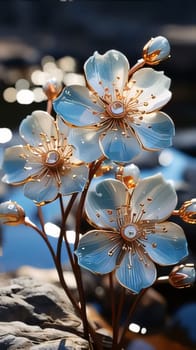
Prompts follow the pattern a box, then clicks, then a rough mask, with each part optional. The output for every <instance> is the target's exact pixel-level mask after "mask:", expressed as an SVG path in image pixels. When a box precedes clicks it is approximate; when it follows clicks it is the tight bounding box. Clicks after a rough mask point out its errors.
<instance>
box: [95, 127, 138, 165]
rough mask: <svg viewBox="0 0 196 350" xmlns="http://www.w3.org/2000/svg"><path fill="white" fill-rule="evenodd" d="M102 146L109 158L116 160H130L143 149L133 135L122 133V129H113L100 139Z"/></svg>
mask: <svg viewBox="0 0 196 350" xmlns="http://www.w3.org/2000/svg"><path fill="white" fill-rule="evenodd" d="M100 146H101V148H102V149H103V153H104V154H105V156H106V157H107V158H109V159H110V160H112V161H115V162H120V163H121V162H124V163H126V162H130V161H131V160H132V159H133V158H134V157H135V156H136V155H138V153H139V152H140V151H141V148H140V145H139V143H138V142H137V140H136V138H135V137H134V136H133V135H131V134H130V135H129V136H128V137H126V136H124V135H122V130H121V129H119V130H114V131H113V130H111V131H108V132H107V133H106V135H105V136H104V137H103V138H102V139H101V140H100Z"/></svg>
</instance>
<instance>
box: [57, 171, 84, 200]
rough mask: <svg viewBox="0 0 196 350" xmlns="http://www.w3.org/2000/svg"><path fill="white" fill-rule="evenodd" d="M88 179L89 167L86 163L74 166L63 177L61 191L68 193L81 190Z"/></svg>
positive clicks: (64, 193)
mask: <svg viewBox="0 0 196 350" xmlns="http://www.w3.org/2000/svg"><path fill="white" fill-rule="evenodd" d="M87 179H88V168H87V166H85V165H81V166H75V167H74V166H72V168H71V169H70V170H69V171H68V172H67V173H66V174H65V176H62V177H61V187H60V190H59V192H61V193H62V195H68V194H71V193H75V192H81V191H82V190H83V189H84V186H85V184H86V182H87Z"/></svg>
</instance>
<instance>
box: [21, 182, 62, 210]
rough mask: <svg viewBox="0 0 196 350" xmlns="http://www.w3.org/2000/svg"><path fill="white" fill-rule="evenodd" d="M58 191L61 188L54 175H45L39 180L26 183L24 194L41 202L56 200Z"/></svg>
mask: <svg viewBox="0 0 196 350" xmlns="http://www.w3.org/2000/svg"><path fill="white" fill-rule="evenodd" d="M58 191H59V189H58V186H57V183H56V181H55V178H54V177H53V176H47V175H45V176H42V178H40V179H39V180H37V181H31V182H28V183H26V184H25V185H24V195H25V196H26V197H28V198H30V199H32V200H33V201H35V202H37V203H40V204H45V203H47V202H52V201H53V200H55V199H56V197H57V195H58Z"/></svg>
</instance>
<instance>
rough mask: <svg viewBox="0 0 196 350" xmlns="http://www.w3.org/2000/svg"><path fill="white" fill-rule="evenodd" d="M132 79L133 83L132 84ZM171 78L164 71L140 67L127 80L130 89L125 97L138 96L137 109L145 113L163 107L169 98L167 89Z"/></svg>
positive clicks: (169, 92) (169, 93)
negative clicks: (128, 80)
mask: <svg viewBox="0 0 196 350" xmlns="http://www.w3.org/2000/svg"><path fill="white" fill-rule="evenodd" d="M133 81H134V84H133ZM170 83H171V79H170V78H168V77H167V76H166V75H164V72H160V71H159V72H158V71H155V70H154V69H152V68H142V69H139V70H138V71H137V72H135V73H134V74H133V76H132V78H131V80H130V82H129V87H130V91H129V92H128V93H127V97H129V98H133V97H134V96H138V91H142V93H141V94H140V95H139V96H138V106H137V107H138V109H139V110H145V112H146V113H149V112H151V111H155V110H157V109H160V108H161V107H163V106H164V105H165V104H166V103H167V102H168V101H169V100H170V98H171V91H169V87H170Z"/></svg>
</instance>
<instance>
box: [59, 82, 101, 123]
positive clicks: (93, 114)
mask: <svg viewBox="0 0 196 350" xmlns="http://www.w3.org/2000/svg"><path fill="white" fill-rule="evenodd" d="M53 106H54V109H55V111H56V113H58V114H60V115H61V116H62V117H63V118H64V119H65V122H67V123H68V124H71V125H74V126H87V125H93V124H96V123H98V122H99V117H98V116H97V114H99V113H102V112H103V111H104V110H103V107H101V105H99V104H97V103H94V102H93V101H92V99H91V97H90V94H89V90H88V89H87V88H86V87H85V86H81V85H72V86H68V87H66V88H65V89H64V90H63V92H62V93H61V94H60V96H59V97H58V98H57V99H56V100H54V102H53Z"/></svg>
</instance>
